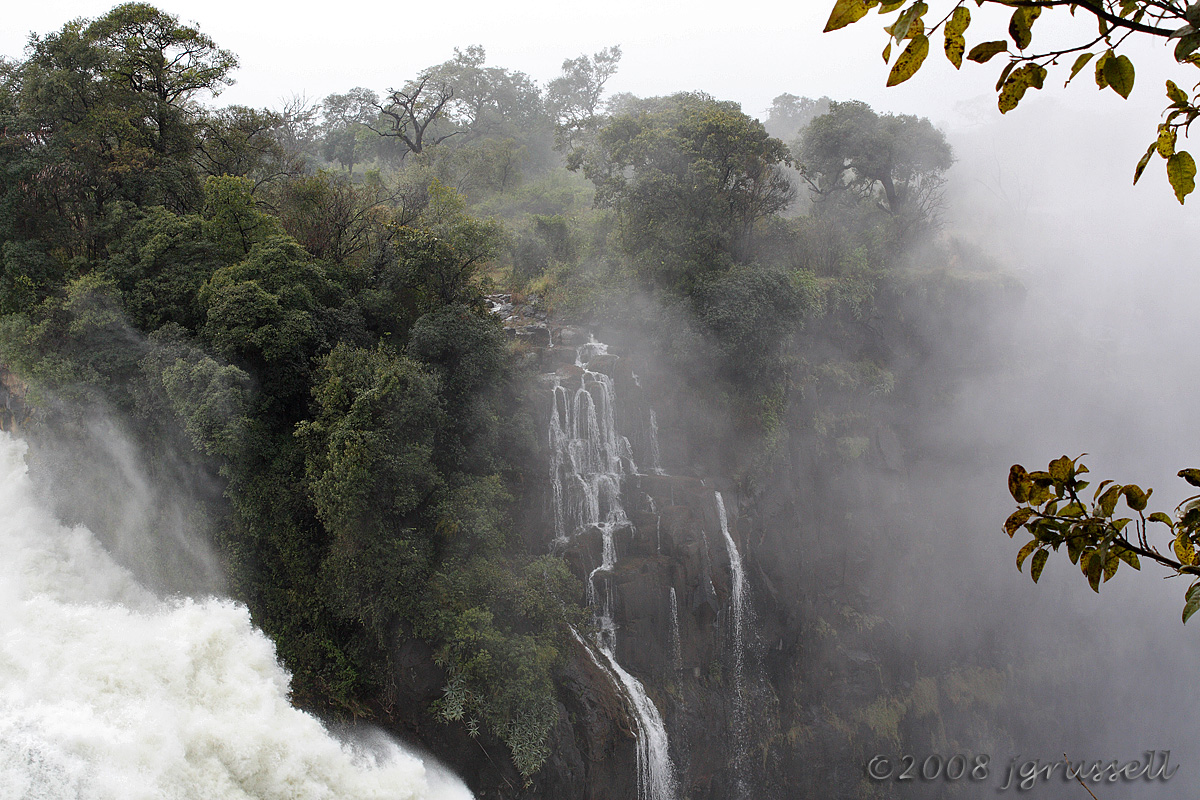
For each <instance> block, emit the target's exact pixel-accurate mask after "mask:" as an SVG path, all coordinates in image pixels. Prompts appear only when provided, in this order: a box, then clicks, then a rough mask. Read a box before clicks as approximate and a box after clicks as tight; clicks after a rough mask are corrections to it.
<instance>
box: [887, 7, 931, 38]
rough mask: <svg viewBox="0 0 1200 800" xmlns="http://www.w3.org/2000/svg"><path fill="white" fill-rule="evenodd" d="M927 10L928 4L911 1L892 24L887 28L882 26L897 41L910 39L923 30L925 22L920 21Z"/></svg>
mask: <svg viewBox="0 0 1200 800" xmlns="http://www.w3.org/2000/svg"><path fill="white" fill-rule="evenodd" d="M928 10H929V6H927V5H925V3H922V2H916V3H913V4H912V5H911V6H909V7H908V9H907V10H905V12H904V13H903V14H901V15H900V16H899V17H898V18H897V19H896V22H895V23H894V24H892V26H891V27H889V28H884V30H886V31H887V32H888V33H890V34H891V35H892V36H893V37H894V38H895V39H896V41H897V42H899V41H901V40H902V39H912V38H915V37H916V36H918V35H920V34H922V33H924V32H925V23H923V22H921V17H923V16H924V15H925V12H926V11H928Z"/></svg>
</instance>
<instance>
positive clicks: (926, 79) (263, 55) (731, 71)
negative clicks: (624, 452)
mask: <svg viewBox="0 0 1200 800" xmlns="http://www.w3.org/2000/svg"><path fill="white" fill-rule="evenodd" d="M112 5H113V3H112V2H110V1H109V0H43V1H42V2H37V3H13V4H10V7H9V8H6V9H5V15H4V16H5V20H4V25H3V29H2V30H0V53H2V54H4V55H6V56H8V57H10V58H13V57H19V56H20V54H21V51H22V49H23V47H24V44H25V42H26V40H27V37H28V35H29V33H30V32H31V31H33V32H40V33H45V32H48V31H52V30H56V29H58V28H60V27H61V26H62V25H63V24H64V23H65V22H66V21H67V20H69V19H72V18H76V17H87V18H94V17H97V16H99V15H102V14H103V13H105V12H106V11H107V10H108V9H109V8H111V7H112ZM157 6H158V7H160V8H162V9H164V10H166V11H168V12H170V13H173V14H176V15H177V16H179V17H180V18H181V19H183V20H185V21H191V22H196V23H199V25H200V28H201V30H203V31H205V32H206V33H208V34H209V35H210V36H212V37H213V38H214V39H215V40H216V42H217V43H218V44H219V45H220V46H222V47H225V48H227V49H229V50H232V51H233V52H234V53H236V54H237V55H238V56H239V58H240V60H241V66H240V68H239V69H238V70H237V72H236V74H235V78H236V80H237V84H236V85H235V86H233V87H231V88H229V89H227V90H226V91H225V93H224V94H223V95H222V98H221V102H222V103H237V104H242V105H251V106H256V107H264V106H265V107H279V106H281V105H282V102H283V101H284V100H285V99H287V98H289V97H291V96H292V95H294V94H303V95H306V96H307V97H309V98H312V99H320V98H322V97H324V96H326V95H327V94H330V93H333V92H344V91H346V90H347V89H349V88H351V87H354V86H365V87H367V88H371V89H374V90H376V91H381V92H382V91H383V90H385V89H387V88H388V87H390V86H393V85H399V84H401V83H403V82H404V80H405V79H407V78H410V77H412V76H414V75H415V74H416V73H417V72H419V71H420V70H421V69H422V68H423V67H426V66H430V65H432V64H437V63H440V62H442V61H445V60H446V59H448V58H450V57H451V56H452V55H453V52H454V48H455V47H460V48H465V47H466V46H468V45H472V44H480V45H483V47H484V48H485V49H486V51H487V54H488V61H489V63H490V64H493V65H499V66H502V67H506V68H508V69H512V70H518V71H522V72H525V73H527V74H529V75H530V76H531V77H532V78H534V79H535V80H537V81H538V82H539V83H541V84H542V85H544V84H545V83H546V82H547V81H549V80H551V79H552V78H554V77H555V76H556V75H557V74H558V71H559V68H560V66H561V64H562V62H563V60H564V59H567V58H573V57H575V56H578V55H580V54H582V53H593V52H596V51H598V50H600V49H601V48H603V47H606V46H609V45H614V44H619V45H620V46H621V47H622V50H623V52H624V58H623V60H622V63H621V68H620V71H619V72H618V74H617V76H616V77H615V78H614V79H613V80H612V81H611V83H610V89H611V90H612V91H614V92H632V93H634V94H636V95H639V96H653V95H659V94H667V93H671V92H675V91H681V90H697V89H698V90H703V91H706V92H708V93H709V94H712V95H714V96H716V97H718V98H719V99H722V100H736V101H739V102H741V104H742V107H743V110H745V111H746V112H747V113H749V114H751V115H752V116H757V117H760V118H761V117H763V116H765V113H766V109H767V108H768V107H769V106H770V103H771V99H772V98H774V97H775V96H776V95H778V94H781V93H783V92H791V93H793V94H797V95H807V96H811V97H820V96H822V95H827V96H829V97H831V98H833V99H835V100H846V99H857V100H864V101H866V102H868V103H870V104H871V105H872V106H874V107H875V108H877V109H879V110H884V111H892V112H897V113H900V112H903V113H915V114H919V115H921V116H928V117H930V118H931V119H932V120H933V121H934V122H935V123H938V124H940V125H942V126H943V127H951V128H952V127H959V126H964V125H966V126H969V125H972V124H978V123H979V122H980V121H981V120H982V119H983V118H984V115H985V114H990V115H991V116H992V117H995V116H998V114H997V112H996V111H995V94H994V91H993V88H992V84H993V82H994V81H995V79H996V76H997V74H998V72H999V66H998V64H999V63H1000V62H999V60H998V59H997V61H995V62H993V63H992V64H989V65H984V66H979V65H975V64H970V63H968V64H965V65H964V68H963V69H962V71H961V72H960V73H958V74H954V69H953V68H952V67H951V66H950V64H949V62H948V61H947V60H946V59H945V58H944V56H943V55H942V54H941V52H940V47H938V43H937V42H935V43H934V47H933V48H932V52H931V54H930V57H929V59H928V61H927V62H926V64H925V66H924V67H923V68H922V70H921V72H920V73H919V74H918V75H917V76H916V77H915V78H913V79H912V80H910V81H908V82H907V83H905V84H903V85H901V86H898V87H894V88H892V89H887V88H885V85H884V84H885V80H886V77H887V68H886V67H885V65H884V63H883V61H882V59H881V58H880V55H879V54H880V52H881V51H882V49H883V46H884V44H885V42H886V37H885V35H884V33H883V31H882V30H881V27H882V24H883V22H884V21H885V20H884V19H883V18H880V17H878V16H876V15H874V14H872V15H871V16H869V17H867V18H865V19H863V20H861V21H860V22H858V23H856V24H854V25H852V26H850V27H849V28H846V29H843V30H841V31H836V32H834V33H830V34H822V33H821V30H822V28H823V27H824V25H825V21H826V18H827V17H828V13H829V8H830V7H831V6H832V0H792V1H791V2H779V0H743V2H740V3H737V4H730V3H728V2H713V0H688V2H683V1H682V0H652V2H645V0H607V1H606V2H604V3H593V4H591V5H590V6H585V5H583V4H578V3H569V4H568V3H563V2H561V0H510V2H504V3H498V2H494V1H489V2H481V0H465V1H464V2H459V3H454V4H442V3H397V2H391V3H383V2H378V0H339V2H337V3H328V2H324V3H319V4H318V3H312V2H287V3H285V2H278V1H277V0H266V1H260V0H251V1H250V2H246V0H240V1H239V0H205V1H204V2H197V0H161V1H160V2H158V3H157ZM939 8H940V6H939V5H938V4H934V9H935V11H936V10H937V9H939ZM986 14H987V9H982V10H980V9H976V10H975V15H976V17H975V23H974V28H973V30H970V31H968V40H969V41H970V42H971V43H974V42H976V41H980V40H981V39H983V38H987V39H996V38H1002V37H1003V32H1004V19H1003V18H1002V17H996V16H995V15H993V17H992V18H991V19H990V20H989V19H988V18H987V17H986ZM1060 16H1062V17H1063V18H1064V21H1065V24H1066V27H1068V28H1069V27H1070V26H1071V25H1083V24H1085V23H1084V22H1082V21H1077V20H1069V19H1066V18H1065V15H1060ZM886 21H890V18H888V20H886ZM989 23H990V27H989V35H986V36H985V35H984V34H983V32H982V31H981V30H980V29H981V28H984V26H985V25H988V24H989ZM997 23H999V24H997ZM1057 24H1058V18H1057V17H1056V18H1054V19H1051V18H1049V17H1046V18H1044V19H1043V20H1042V21H1040V22H1039V23H1038V27H1037V29H1036V34H1037V35H1038V36H1039V37H1040V36H1046V35H1053V34H1054V32H1055V31H1054V30H1053V28H1054V26H1055V25H1057ZM1088 29H1089V30H1090V29H1091V28H1090V26H1089V27H1088ZM972 37H973V38H972ZM1142 49H1143V50H1144V51H1146V54H1145V57H1144V58H1142V59H1140V60H1138V62H1137V63H1138V67H1139V70H1142V71H1143V72H1145V71H1146V70H1147V68H1148V67H1149V66H1151V65H1152V64H1153V63H1154V62H1160V63H1163V64H1166V63H1168V54H1167V52H1166V51H1165V50H1164V49H1163V48H1162V46H1161V45H1151V46H1149V47H1145V48H1142ZM1164 74H1166V73H1164ZM1059 80H1062V79H1059ZM1050 84H1051V85H1053V86H1054V87H1055V89H1056V90H1058V91H1056V94H1058V95H1060V102H1064V103H1067V104H1069V105H1075V106H1079V107H1081V108H1090V107H1104V106H1109V107H1114V108H1115V107H1119V106H1120V104H1121V103H1122V101H1121V100H1120V99H1119V98H1118V97H1116V96H1115V95H1114V94H1113V93H1112V92H1111V91H1109V92H1105V93H1103V96H1101V94H1100V93H1098V92H1097V90H1096V88H1095V87H1094V86H1092V85H1087V84H1086V83H1085V82H1084V81H1080V82H1079V84H1078V85H1072V87H1070V89H1068V90H1067V91H1061V83H1057V82H1056V81H1055V80H1054V79H1053V78H1052V79H1051V81H1050ZM1162 85H1163V83H1162V80H1161V78H1160V77H1159V76H1153V79H1152V78H1151V77H1147V76H1146V75H1143V74H1142V73H1139V86H1138V89H1137V90H1135V95H1134V99H1132V100H1131V101H1130V104H1132V105H1134V106H1140V105H1143V104H1145V103H1147V102H1148V103H1150V105H1152V106H1153V108H1152V109H1151V113H1152V114H1157V112H1158V110H1159V109H1161V107H1162V104H1161V103H1159V101H1158V98H1159V96H1161V94H1162V90H1161V88H1159V87H1162ZM1139 90H1140V91H1139ZM1132 110H1133V109H1130V111H1131V112H1132ZM1016 113H1018V114H1019V113H1020V109H1018V112H1016ZM1010 116H1012V115H1010ZM1149 124H1150V125H1151V128H1152V124H1153V123H1149ZM1136 157H1137V156H1136V155H1135V156H1134V159H1135V160H1136Z"/></svg>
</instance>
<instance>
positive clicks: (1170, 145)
mask: <svg viewBox="0 0 1200 800" xmlns="http://www.w3.org/2000/svg"><path fill="white" fill-rule="evenodd" d="M1178 138H1179V134H1178V133H1177V132H1176V130H1175V129H1174V128H1172V127H1171V126H1170V125H1167V124H1166V123H1165V122H1164V123H1163V124H1162V125H1159V126H1158V141H1157V142H1155V146H1156V147H1157V148H1158V154H1159V155H1160V156H1162V157H1163V158H1170V157H1171V156H1173V155H1175V142H1176V141H1177V140H1178Z"/></svg>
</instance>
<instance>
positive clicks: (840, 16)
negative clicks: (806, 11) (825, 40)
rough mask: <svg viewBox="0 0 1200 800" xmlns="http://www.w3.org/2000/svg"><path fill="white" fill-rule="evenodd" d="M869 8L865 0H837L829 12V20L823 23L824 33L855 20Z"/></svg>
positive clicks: (863, 15)
mask: <svg viewBox="0 0 1200 800" xmlns="http://www.w3.org/2000/svg"><path fill="white" fill-rule="evenodd" d="M869 8H870V7H869V6H868V5H867V2H866V0H837V2H836V3H834V5H833V11H831V12H830V13H829V21H828V22H826V23H825V33H829V32H830V31H836V30H838V29H839V28H844V27H846V26H847V25H849V24H850V23H852V22H857V21H858V20H860V19H862V18H863V17H865V16H866V15H867V11H868V10H869Z"/></svg>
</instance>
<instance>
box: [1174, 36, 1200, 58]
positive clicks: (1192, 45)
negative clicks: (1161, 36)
mask: <svg viewBox="0 0 1200 800" xmlns="http://www.w3.org/2000/svg"><path fill="white" fill-rule="evenodd" d="M1198 47H1200V33H1195V32H1193V33H1189V34H1187V35H1186V36H1184V37H1183V38H1181V39H1180V40H1179V44H1177V45H1175V60H1176V61H1180V62H1182V61H1187V59H1188V56H1190V55H1191V54H1192V53H1194V52H1196V48H1198Z"/></svg>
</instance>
